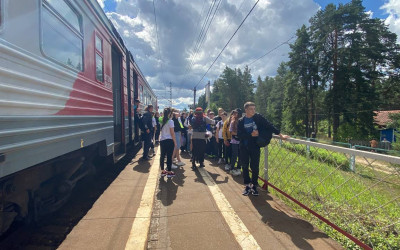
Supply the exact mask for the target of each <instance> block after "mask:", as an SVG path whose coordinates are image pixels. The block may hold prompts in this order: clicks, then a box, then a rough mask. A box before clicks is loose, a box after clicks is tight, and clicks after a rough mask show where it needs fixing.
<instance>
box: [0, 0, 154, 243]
mask: <svg viewBox="0 0 400 250" xmlns="http://www.w3.org/2000/svg"><path fill="white" fill-rule="evenodd" d="M135 99H139V100H140V107H139V108H138V109H136V108H135V107H134V100H135ZM149 104H152V105H153V106H154V107H158V106H157V96H156V95H155V93H154V92H153V90H152V88H151V87H150V85H149V83H148V82H147V81H146V79H145V77H144V75H143V73H142V72H141V70H140V68H139V66H138V65H137V63H136V61H135V59H134V57H133V55H132V53H131V52H130V51H129V50H128V48H127V47H126V45H125V44H124V40H123V39H122V37H121V36H120V34H119V33H118V32H117V30H116V28H115V26H114V25H113V24H112V22H111V21H110V20H109V19H108V17H107V16H106V14H105V13H104V11H103V9H102V8H101V6H100V5H99V4H98V2H97V1H96V0H30V1H26V0H12V1H10V0H0V235H1V234H3V233H4V232H6V231H7V230H8V228H9V227H10V225H12V223H13V222H14V221H32V220H37V219H38V218H40V217H42V216H43V215H45V214H48V213H50V212H53V211H55V210H57V209H58V208H60V207H61V206H62V205H63V204H64V203H65V202H66V201H67V200H68V197H69V196H70V194H71V191H72V189H73V188H74V187H75V185H76V183H77V182H78V181H79V180H81V179H82V178H84V177H85V176H87V175H90V174H93V173H94V172H95V171H96V166H95V164H94V163H93V162H94V160H96V159H107V160H109V161H111V163H115V162H118V161H119V160H120V159H121V158H123V157H124V156H125V154H126V153H127V150H129V149H130V148H131V146H133V147H134V146H140V129H139V127H138V126H137V122H136V120H137V119H135V115H136V114H135V112H139V111H138V110H142V111H143V110H144V107H145V106H147V105H149ZM110 165H111V166H112V164H110Z"/></svg>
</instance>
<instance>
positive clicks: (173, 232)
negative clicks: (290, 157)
mask: <svg viewBox="0 0 400 250" xmlns="http://www.w3.org/2000/svg"><path fill="white" fill-rule="evenodd" d="M156 150H157V148H156ZM141 155H142V152H141V151H139V153H138V154H137V155H136V156H135V158H133V159H132V161H131V162H130V163H129V164H128V165H126V166H125V168H124V169H123V170H122V171H121V172H120V174H119V175H118V176H117V178H116V179H115V180H114V181H113V183H112V184H111V185H110V186H109V187H108V189H107V190H105V191H104V193H103V194H102V195H101V196H100V197H99V199H98V200H97V201H96V202H95V203H94V204H93V207H92V208H91V209H90V210H89V211H88V213H87V214H86V215H85V216H84V217H83V218H82V219H81V221H80V222H79V223H78V224H77V225H76V226H75V227H74V228H73V229H72V231H71V232H70V233H69V235H68V236H67V237H66V239H65V240H64V241H63V243H62V244H61V245H60V246H59V249H63V250H64V249H85V250H86V249H145V248H147V249H191V250H192V249H342V247H341V246H340V245H339V244H338V243H337V242H335V241H334V240H332V239H330V238H329V237H328V236H327V235H326V234H324V233H322V232H320V231H319V230H318V229H316V228H315V227H313V226H312V225H311V224H310V223H309V222H307V221H305V220H303V219H301V218H300V216H298V215H297V214H296V213H295V212H294V211H293V210H292V209H290V208H288V207H287V206H286V205H284V204H283V202H281V201H280V200H279V199H277V198H276V197H274V196H272V195H270V194H269V193H267V192H266V191H264V190H260V195H259V196H258V197H255V196H251V195H250V196H248V197H247V196H243V195H242V194H241V193H242V189H243V184H242V183H243V179H242V176H237V177H232V176H231V175H229V174H228V173H226V172H225V171H224V170H223V165H217V164H216V162H214V161H210V160H207V159H206V162H205V165H206V167H205V168H201V169H197V170H195V171H193V170H192V169H191V164H190V162H189V155H185V154H183V157H182V160H183V161H184V162H185V163H186V165H185V166H183V167H179V168H178V169H176V170H175V173H176V176H175V177H173V178H171V179H169V178H167V177H160V170H159V157H160V156H159V152H157V153H156V156H155V157H153V158H152V160H151V161H148V162H147V161H145V162H144V161H139V158H140V157H141Z"/></svg>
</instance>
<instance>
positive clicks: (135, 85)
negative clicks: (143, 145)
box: [133, 72, 140, 144]
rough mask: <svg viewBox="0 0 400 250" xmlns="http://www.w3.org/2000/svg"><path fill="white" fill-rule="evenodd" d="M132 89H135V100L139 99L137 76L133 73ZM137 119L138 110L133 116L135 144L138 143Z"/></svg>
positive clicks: (138, 129)
mask: <svg viewBox="0 0 400 250" xmlns="http://www.w3.org/2000/svg"><path fill="white" fill-rule="evenodd" d="M133 88H134V89H135V94H134V96H135V99H138V98H139V95H138V92H139V86H138V75H137V74H136V72H133ZM138 118H139V112H138V110H136V111H135V116H134V121H133V123H134V129H135V137H134V140H135V144H137V143H140V128H139V124H138V120H137V119H138Z"/></svg>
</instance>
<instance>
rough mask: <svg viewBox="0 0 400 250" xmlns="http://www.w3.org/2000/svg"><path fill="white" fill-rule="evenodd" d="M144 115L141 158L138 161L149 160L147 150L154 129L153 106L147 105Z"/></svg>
mask: <svg viewBox="0 0 400 250" xmlns="http://www.w3.org/2000/svg"><path fill="white" fill-rule="evenodd" d="M145 110H146V113H144V114H143V117H142V122H143V128H144V131H142V135H143V141H144V143H143V157H142V158H140V160H146V161H147V160H150V157H149V149H150V146H151V138H152V136H153V135H154V128H153V114H152V112H153V105H151V104H150V105H148V106H147V107H146V109H145Z"/></svg>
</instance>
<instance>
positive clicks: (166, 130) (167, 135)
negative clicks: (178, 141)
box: [160, 120, 174, 141]
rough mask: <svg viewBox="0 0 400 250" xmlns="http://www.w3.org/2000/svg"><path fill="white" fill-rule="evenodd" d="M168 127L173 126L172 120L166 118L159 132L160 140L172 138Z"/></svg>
mask: <svg viewBox="0 0 400 250" xmlns="http://www.w3.org/2000/svg"><path fill="white" fill-rule="evenodd" d="M161 126H162V124H161ZM170 128H172V129H173V128H174V121H173V120H168V122H167V123H166V124H165V125H164V126H163V127H162V129H161V134H160V141H163V140H167V139H172V136H171V131H170Z"/></svg>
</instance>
